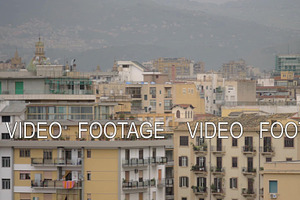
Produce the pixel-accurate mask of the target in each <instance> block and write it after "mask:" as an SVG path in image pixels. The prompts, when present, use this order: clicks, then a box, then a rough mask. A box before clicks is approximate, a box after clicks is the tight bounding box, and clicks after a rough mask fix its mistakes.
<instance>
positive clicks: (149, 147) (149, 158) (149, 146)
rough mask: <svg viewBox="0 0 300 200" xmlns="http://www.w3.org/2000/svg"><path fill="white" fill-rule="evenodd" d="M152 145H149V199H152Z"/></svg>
mask: <svg viewBox="0 0 300 200" xmlns="http://www.w3.org/2000/svg"><path fill="white" fill-rule="evenodd" d="M150 149H151V147H150V146H149V172H148V173H149V191H148V195H149V200H150V199H151V172H150V171H151V151H150Z"/></svg>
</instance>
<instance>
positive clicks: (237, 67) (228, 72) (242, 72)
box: [222, 59, 247, 79]
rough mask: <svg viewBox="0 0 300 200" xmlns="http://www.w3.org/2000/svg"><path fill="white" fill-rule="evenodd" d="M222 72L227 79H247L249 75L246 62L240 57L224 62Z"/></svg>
mask: <svg viewBox="0 0 300 200" xmlns="http://www.w3.org/2000/svg"><path fill="white" fill-rule="evenodd" d="M222 73H223V76H224V78H226V79H245V78H246V77H247V69H246V62H245V61H244V60H243V59H240V60H238V61H230V62H228V63H224V64H223V66H222Z"/></svg>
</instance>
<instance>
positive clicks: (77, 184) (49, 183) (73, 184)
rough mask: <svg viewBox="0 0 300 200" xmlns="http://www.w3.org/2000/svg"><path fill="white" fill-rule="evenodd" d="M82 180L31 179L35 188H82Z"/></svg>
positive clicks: (32, 186)
mask: <svg viewBox="0 0 300 200" xmlns="http://www.w3.org/2000/svg"><path fill="white" fill-rule="evenodd" d="M81 183H82V182H81V181H59V180H41V181H31V188H34V189H72V188H74V189H81Z"/></svg>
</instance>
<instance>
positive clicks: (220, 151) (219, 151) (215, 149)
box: [211, 146, 225, 156]
mask: <svg viewBox="0 0 300 200" xmlns="http://www.w3.org/2000/svg"><path fill="white" fill-rule="evenodd" d="M211 152H212V153H213V154H215V155H216V156H223V155H225V146H211Z"/></svg>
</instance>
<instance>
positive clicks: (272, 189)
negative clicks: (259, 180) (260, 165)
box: [263, 160, 300, 200]
mask: <svg viewBox="0 0 300 200" xmlns="http://www.w3.org/2000/svg"><path fill="white" fill-rule="evenodd" d="M299 169H300V162H299V160H295V161H278V162H270V163H267V164H265V166H264V172H263V174H264V188H265V190H264V199H266V200H271V199H278V200H282V199H290V200H296V199H299V193H298V192H299V190H298V188H299V184H300V183H299V180H300V179H299V175H300V174H299Z"/></svg>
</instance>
